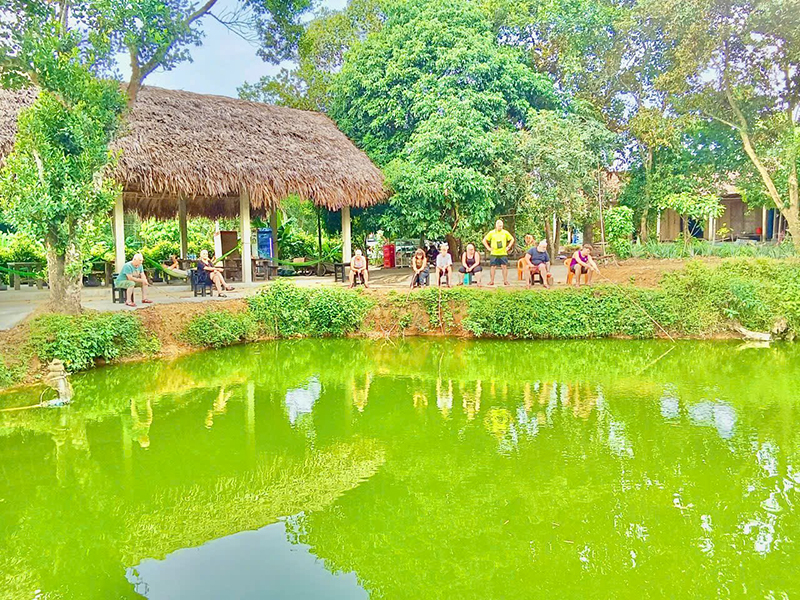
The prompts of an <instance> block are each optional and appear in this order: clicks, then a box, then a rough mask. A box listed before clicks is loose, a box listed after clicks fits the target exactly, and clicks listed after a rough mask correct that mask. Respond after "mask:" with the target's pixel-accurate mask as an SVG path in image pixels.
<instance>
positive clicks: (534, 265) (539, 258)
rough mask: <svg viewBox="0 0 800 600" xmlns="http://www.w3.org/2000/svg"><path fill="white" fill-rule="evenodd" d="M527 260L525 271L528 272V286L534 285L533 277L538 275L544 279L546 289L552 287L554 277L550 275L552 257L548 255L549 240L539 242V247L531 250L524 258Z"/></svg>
mask: <svg viewBox="0 0 800 600" xmlns="http://www.w3.org/2000/svg"><path fill="white" fill-rule="evenodd" d="M523 258H524V260H525V269H526V270H527V271H528V286H527V287H531V286H532V285H533V276H534V275H535V274H536V273H538V274H539V277H541V278H542V285H544V287H545V288H549V287H550V280H551V279H553V276H552V275H551V274H550V255H549V254H548V253H547V240H542V241H541V242H539V245H538V246H534V247H533V248H530V249H529V250H528V251H527V252H526V253H525V256H524V257H523Z"/></svg>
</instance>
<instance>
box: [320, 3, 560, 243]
mask: <svg viewBox="0 0 800 600" xmlns="http://www.w3.org/2000/svg"><path fill="white" fill-rule="evenodd" d="M331 95H332V100H331V105H330V111H331V115H332V116H333V118H334V120H336V121H337V123H338V125H339V126H340V128H341V129H342V130H343V131H344V132H345V133H346V134H347V135H348V136H349V137H350V138H351V139H353V140H354V141H355V142H356V143H357V144H358V145H360V146H361V147H362V148H363V149H364V150H365V151H366V152H367V154H369V155H370V157H371V158H372V159H373V160H375V161H376V162H377V163H378V164H379V165H381V166H383V167H385V169H386V173H387V177H388V179H389V182H390V184H391V186H392V188H393V189H394V191H395V194H394V195H393V197H392V199H391V200H390V208H389V210H388V211H387V213H386V217H385V219H384V228H385V229H386V230H387V231H388V232H389V233H390V234H399V235H405V236H421V235H424V236H427V237H431V238H435V237H444V236H445V235H447V234H450V233H453V232H455V231H456V230H457V229H458V228H459V227H468V226H470V225H480V224H482V223H485V222H487V221H489V220H491V215H492V210H493V208H494V207H495V206H496V205H498V204H499V203H503V202H508V203H512V202H514V201H516V198H508V197H507V195H506V192H507V190H508V188H507V186H506V185H505V183H504V177H505V176H507V175H508V174H509V170H508V169H507V168H504V166H505V167H507V166H508V163H510V162H511V161H512V159H513V158H514V156H515V154H516V153H515V150H516V143H515V137H516V134H517V132H518V130H519V126H520V125H523V124H524V123H525V120H526V118H527V115H528V113H529V112H530V110H531V109H532V108H552V107H554V106H555V102H556V95H555V92H554V89H553V85H552V83H551V81H550V80H549V79H548V78H547V77H546V76H544V75H541V74H539V73H536V72H535V71H534V70H532V69H531V68H530V67H528V66H527V65H526V63H525V61H524V59H523V55H522V54H521V53H520V52H519V51H517V50H516V49H512V48H508V47H502V46H501V45H499V44H498V40H497V36H496V33H495V32H494V31H493V24H492V21H491V19H489V18H488V17H487V16H486V15H485V14H484V13H482V12H481V10H480V9H479V7H477V5H475V4H474V3H472V2H468V1H466V0H447V1H445V2H438V3H431V2H427V1H425V0H404V1H398V2H393V3H390V4H389V5H388V6H387V7H386V21H385V23H384V24H383V26H382V28H381V29H380V30H379V31H377V32H375V33H373V34H372V35H370V36H369V37H367V38H366V40H365V41H364V42H362V43H360V44H357V45H355V46H354V47H353V48H352V49H351V50H350V52H349V53H348V54H347V56H346V60H345V62H344V65H343V67H342V70H341V73H340V74H339V75H338V76H337V78H336V79H335V81H334V82H333V84H332V86H331Z"/></svg>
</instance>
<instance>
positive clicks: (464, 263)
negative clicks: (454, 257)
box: [458, 243, 483, 286]
mask: <svg viewBox="0 0 800 600" xmlns="http://www.w3.org/2000/svg"><path fill="white" fill-rule="evenodd" d="M481 271H483V267H482V266H481V255H480V254H478V253H477V252H475V244H472V243H469V244H467V249H466V250H465V251H464V254H462V255H461V266H460V267H459V268H458V272H459V273H463V274H464V275H469V276H470V278H471V279H474V280H475V283H477V284H478V285H479V286H480V284H481ZM464 281H465V285H466V277H465V278H464Z"/></svg>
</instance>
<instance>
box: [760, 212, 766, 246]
mask: <svg viewBox="0 0 800 600" xmlns="http://www.w3.org/2000/svg"><path fill="white" fill-rule="evenodd" d="M766 239H767V207H766V206H762V207H761V241H762V242H764V241H766Z"/></svg>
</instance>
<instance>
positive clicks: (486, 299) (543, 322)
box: [463, 286, 677, 339]
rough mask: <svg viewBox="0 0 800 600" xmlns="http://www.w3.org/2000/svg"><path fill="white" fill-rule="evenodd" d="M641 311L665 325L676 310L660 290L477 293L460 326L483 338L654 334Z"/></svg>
mask: <svg viewBox="0 0 800 600" xmlns="http://www.w3.org/2000/svg"><path fill="white" fill-rule="evenodd" d="M640 306H641V307H642V308H640ZM642 309H644V311H647V312H648V313H650V314H652V315H654V318H656V319H657V320H658V321H659V322H660V323H661V325H662V326H663V327H665V328H669V327H670V326H673V325H674V324H675V323H676V319H677V314H676V312H675V310H674V309H673V308H672V307H671V306H670V302H669V298H668V296H667V295H666V294H665V293H664V292H663V291H658V290H642V289H638V288H632V287H627V288H621V287H618V286H614V287H605V286H600V287H595V288H582V289H578V290H572V289H559V290H552V291H549V292H541V291H523V292H510V293H509V292H499V293H496V294H485V293H477V294H474V296H473V298H472V299H470V301H469V310H468V313H467V316H466V318H465V319H464V321H463V325H464V328H465V329H467V330H468V331H471V332H472V333H474V334H475V335H477V336H488V337H512V338H520V339H539V338H552V339H570V338H594V337H608V336H619V335H625V336H632V337H653V336H654V335H656V333H657V330H656V326H655V324H654V323H653V321H652V320H651V319H650V317H648V316H647V314H645V312H644V311H643V310H642Z"/></svg>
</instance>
